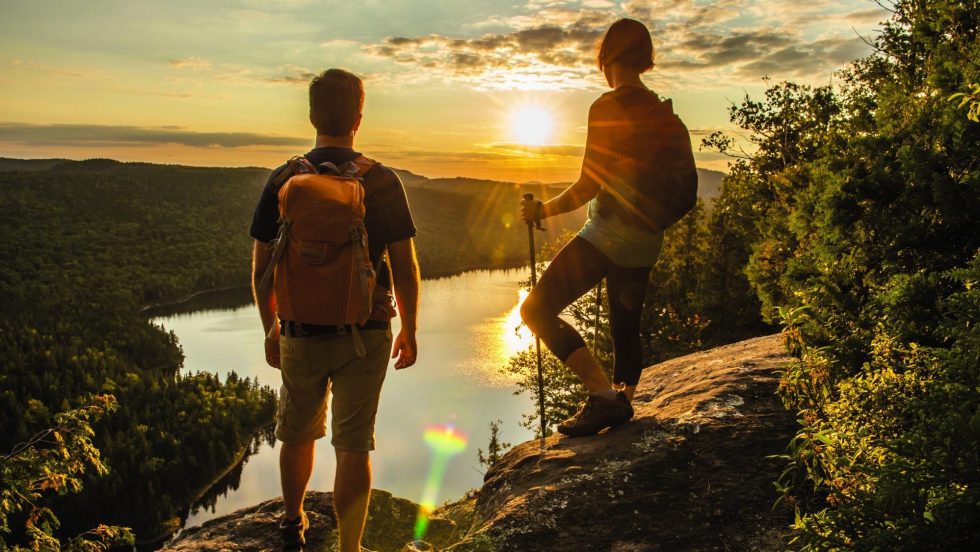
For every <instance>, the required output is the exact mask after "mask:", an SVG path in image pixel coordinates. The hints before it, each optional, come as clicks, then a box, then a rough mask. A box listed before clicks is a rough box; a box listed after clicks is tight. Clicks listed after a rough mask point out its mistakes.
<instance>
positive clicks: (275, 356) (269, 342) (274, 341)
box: [265, 334, 279, 369]
mask: <svg viewBox="0 0 980 552" xmlns="http://www.w3.org/2000/svg"><path fill="white" fill-rule="evenodd" d="M265 361H266V362H267V363H268V364H269V366H272V367H273V368H277V369H278V368H279V335H278V334H276V336H275V337H269V336H266V337H265Z"/></svg>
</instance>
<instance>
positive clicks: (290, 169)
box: [272, 155, 320, 189]
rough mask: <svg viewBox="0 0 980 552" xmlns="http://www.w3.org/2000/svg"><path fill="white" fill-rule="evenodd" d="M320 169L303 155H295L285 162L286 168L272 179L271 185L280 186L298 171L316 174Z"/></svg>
mask: <svg viewBox="0 0 980 552" xmlns="http://www.w3.org/2000/svg"><path fill="white" fill-rule="evenodd" d="M319 172H320V171H318V170H317V168H316V167H314V166H313V163H310V160H309V159H307V158H306V156H304V155H297V156H296V157H293V158H292V159H290V160H289V161H287V162H286V168H284V169H283V170H282V172H280V173H279V175H278V176H276V179H275V180H273V181H272V186H273V187H275V188H277V189H278V188H281V187H282V185H283V184H285V183H286V181H287V180H289V179H290V178H291V177H292V176H293V175H296V174H299V173H311V174H317V173H319Z"/></svg>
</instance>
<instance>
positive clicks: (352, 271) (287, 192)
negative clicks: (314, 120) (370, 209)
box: [259, 156, 377, 326]
mask: <svg viewBox="0 0 980 552" xmlns="http://www.w3.org/2000/svg"><path fill="white" fill-rule="evenodd" d="M376 164H377V163H376V162H375V161H373V160H371V159H368V158H367V157H364V156H360V157H358V158H357V159H355V160H353V161H351V162H350V163H347V164H345V165H343V166H342V167H340V168H338V167H336V166H335V165H333V164H332V163H322V164H321V165H320V167H322V169H323V170H322V171H321V170H320V169H318V168H317V167H315V166H313V164H312V163H310V161H309V160H307V159H306V158H305V157H294V158H293V159H291V160H290V161H289V164H288V165H287V167H286V168H285V169H284V170H283V172H282V173H280V176H279V177H278V178H277V180H276V181H274V182H273V186H274V187H278V189H279V192H278V195H279V237H278V238H276V241H275V242H273V243H274V249H273V256H272V262H271V263H270V265H269V268H268V269H267V270H266V273H265V275H264V276H263V278H262V281H261V282H260V284H259V290H260V291H261V290H264V289H268V285H269V280H270V279H272V272H273V269H274V272H275V290H276V301H277V304H278V314H279V318H280V320H289V321H293V322H300V323H306V324H317V325H337V326H340V325H347V324H363V323H364V322H366V321H367V319H368V316H370V314H371V308H372V302H373V294H374V288H375V284H376V283H377V272H376V270H375V267H374V266H373V265H372V264H371V258H370V255H369V251H368V237H367V230H366V229H365V227H364V214H365V209H364V195H365V191H364V186H363V184H362V183H361V179H362V177H363V176H364V174H365V173H367V171H368V170H370V169H371V167H373V166H374V165H376Z"/></svg>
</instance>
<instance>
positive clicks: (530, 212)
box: [521, 199, 544, 224]
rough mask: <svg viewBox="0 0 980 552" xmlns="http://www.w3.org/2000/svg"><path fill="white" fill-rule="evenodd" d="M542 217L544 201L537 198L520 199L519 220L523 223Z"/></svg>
mask: <svg viewBox="0 0 980 552" xmlns="http://www.w3.org/2000/svg"><path fill="white" fill-rule="evenodd" d="M543 218H544V203H542V202H541V200H539V199H532V200H531V201H528V200H526V199H522V200H521V220H523V221H524V223H525V224H531V223H534V222H538V221H539V220H541V219H543Z"/></svg>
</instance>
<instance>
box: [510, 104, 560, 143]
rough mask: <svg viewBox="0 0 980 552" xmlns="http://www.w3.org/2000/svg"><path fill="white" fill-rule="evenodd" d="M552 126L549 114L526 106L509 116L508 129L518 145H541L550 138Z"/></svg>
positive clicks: (543, 109) (534, 106) (538, 107)
mask: <svg viewBox="0 0 980 552" xmlns="http://www.w3.org/2000/svg"><path fill="white" fill-rule="evenodd" d="M553 125H554V123H553V121H552V117H551V112H549V111H548V110H547V109H545V108H543V107H540V106H536V105H526V106H522V107H519V108H518V109H516V110H514V112H513V113H512V114H511V116H510V128H511V132H512V133H513V135H514V138H515V139H516V141H517V142H518V143H521V144H528V145H541V144H544V143H546V142H547V141H548V139H549V138H551V130H552V126H553Z"/></svg>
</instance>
